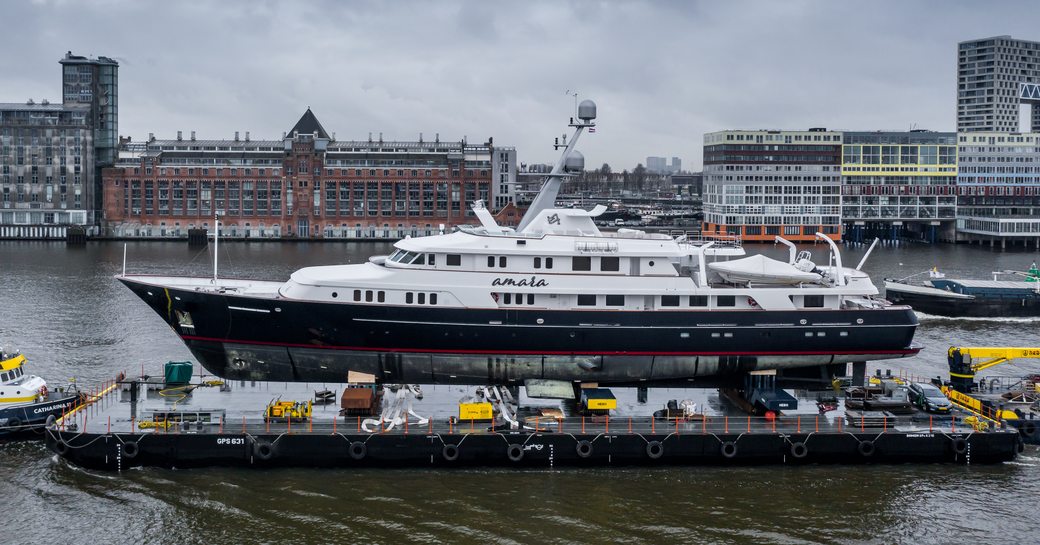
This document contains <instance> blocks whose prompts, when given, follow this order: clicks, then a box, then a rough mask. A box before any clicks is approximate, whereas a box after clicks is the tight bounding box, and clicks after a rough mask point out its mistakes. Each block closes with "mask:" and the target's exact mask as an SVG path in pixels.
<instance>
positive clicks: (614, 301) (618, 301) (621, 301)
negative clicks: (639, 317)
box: [606, 295, 625, 307]
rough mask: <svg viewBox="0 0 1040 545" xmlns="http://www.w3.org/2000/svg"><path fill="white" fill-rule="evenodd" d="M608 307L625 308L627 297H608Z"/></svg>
mask: <svg viewBox="0 0 1040 545" xmlns="http://www.w3.org/2000/svg"><path fill="white" fill-rule="evenodd" d="M606 305H607V306H608V307H623V306H625V296H624V295H607V296H606Z"/></svg>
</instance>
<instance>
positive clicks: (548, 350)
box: [120, 278, 919, 384]
mask: <svg viewBox="0 0 1040 545" xmlns="http://www.w3.org/2000/svg"><path fill="white" fill-rule="evenodd" d="M120 280H121V281H122V282H123V283H124V284H125V285H126V286H127V287H129V288H130V289H131V290H133V292H134V293H135V294H137V295H138V296H139V297H140V298H141V299H142V300H144V301H145V302H146V303H147V304H148V305H149V306H151V308H152V309H153V310H155V312H156V313H157V314H159V316H161V317H162V318H163V320H165V321H166V322H167V323H168V324H169V325H170V326H171V327H172V328H173V329H174V331H175V332H176V333H177V334H178V335H179V336H180V337H181V339H182V340H183V341H184V342H185V344H186V345H187V346H188V348H189V349H190V350H191V351H192V353H193V354H194V355H195V357H196V358H198V360H199V362H200V363H201V364H202V365H203V366H204V367H206V369H208V370H209V371H210V372H212V373H214V374H216V375H218V376H221V377H227V378H239V379H253V380H276V381H312V382H319V381H342V380H344V379H345V377H346V374H347V372H348V371H358V372H364V373H371V374H374V375H375V376H376V377H377V379H378V380H380V381H383V382H408V383H418V384H438V383H441V384H445V383H454V384H491V383H508V382H513V381H522V380H526V379H533V378H543V379H557V380H569V381H570V380H574V381H577V380H581V381H597V382H600V383H634V382H653V381H659V382H666V381H676V380H684V379H689V378H694V377H708V376H718V375H729V374H733V375H735V374H740V373H745V372H748V371H753V370H762V369H784V368H794V367H808V366H818V365H827V364H833V363H846V362H857V361H867V360H875V359H888V358H898V357H904V356H909V355H913V354H916V353H917V352H918V351H919V348H917V347H914V346H913V345H912V340H913V335H914V331H915V329H916V327H917V317H916V316H915V315H914V313H913V311H912V310H911V309H909V308H907V307H889V308H886V309H874V310H825V309H813V310H803V311H762V310H747V311H721V310H712V311H700V312H697V311H679V312H665V311H656V312H609V311H573V310H566V311H564V310H555V311H554V310H534V309H515V310H514V309H453V308H444V307H429V306H427V307H420V306H394V305H356V304H350V303H323V302H314V301H294V300H289V299H271V298H261V297H249V296H243V295H236V294H233V293H230V292H228V293H218V292H214V291H201V290H199V291H195V290H189V289H178V288H172V287H165V288H164V287H161V286H158V285H156V284H149V283H143V282H141V281H138V280H134V279H128V278H120Z"/></svg>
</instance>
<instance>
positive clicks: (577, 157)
mask: <svg viewBox="0 0 1040 545" xmlns="http://www.w3.org/2000/svg"><path fill="white" fill-rule="evenodd" d="M563 170H565V171H567V172H581V171H583V170H585V156H584V155H582V154H581V152H579V151H577V150H572V151H571V153H570V155H568V156H567V160H566V161H564V162H563Z"/></svg>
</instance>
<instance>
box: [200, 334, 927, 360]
mask: <svg viewBox="0 0 1040 545" xmlns="http://www.w3.org/2000/svg"><path fill="white" fill-rule="evenodd" d="M181 338H182V339H184V340H186V341H202V342H216V343H234V344H258V345H263V346H284V347H290V348H318V349H321V350H352V351H359V352H406V353H419V354H431V353H432V354H503V355H509V354H515V355H531V356H543V355H545V356H826V355H831V354H835V353H840V352H835V351H833V350H790V351H786V350H781V351H777V350H774V351H762V352H756V351H737V352H718V351H709V352H703V351H701V352H679V351H658V350H634V351H627V350H626V351H613V352H596V351H591V350H570V351H567V350H465V349H445V348H428V349H426V348H422V349H420V348H387V347H374V346H334V345H322V344H303V343H280V342H270V341H245V340H237V339H218V338H215V337H199V336H196V335H181ZM920 351H921V349H920V348H900V349H895V350H853V351H850V352H848V353H851V354H905V355H910V354H917V353H918V352H920Z"/></svg>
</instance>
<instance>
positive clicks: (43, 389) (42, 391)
mask: <svg viewBox="0 0 1040 545" xmlns="http://www.w3.org/2000/svg"><path fill="white" fill-rule="evenodd" d="M40 397H41V398H43V399H47V386H46V385H44V386H40Z"/></svg>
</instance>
